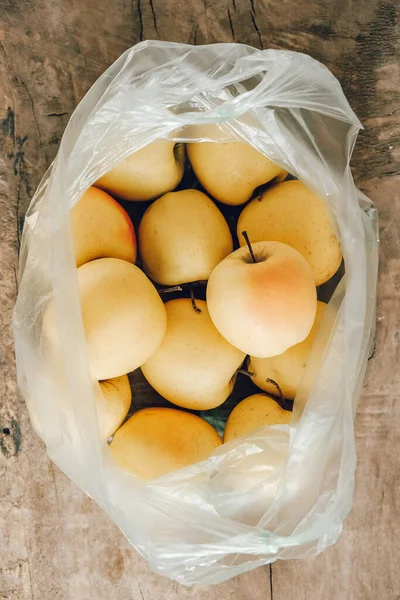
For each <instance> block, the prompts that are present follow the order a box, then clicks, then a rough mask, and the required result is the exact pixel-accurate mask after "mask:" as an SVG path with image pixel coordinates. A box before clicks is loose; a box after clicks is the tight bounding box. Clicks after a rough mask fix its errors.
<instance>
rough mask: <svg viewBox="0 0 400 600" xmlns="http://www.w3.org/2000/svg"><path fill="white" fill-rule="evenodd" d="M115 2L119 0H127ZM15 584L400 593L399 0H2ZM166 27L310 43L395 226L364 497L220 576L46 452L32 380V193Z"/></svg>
mask: <svg viewBox="0 0 400 600" xmlns="http://www.w3.org/2000/svg"><path fill="white" fill-rule="evenodd" d="M111 7H112V9H111ZM0 9H1V11H0V40H1V41H0V55H1V61H0V96H1V103H0V119H1V127H0V138H1V149H2V152H1V156H0V218H1V220H0V227H1V240H0V265H1V269H0V279H1V286H0V302H1V311H0V323H1V342H0V372H1V381H2V386H1V406H0V450H1V452H0V597H1V598H4V599H7V600H25V599H29V600H32V599H35V600H93V599H96V600H112V599H114V598H123V599H124V600H130V599H133V600H159V599H160V600H161V599H168V600H172V599H174V600H186V599H189V598H191V599H196V600H200V599H202V600H203V599H204V600H205V599H207V600H212V599H214V598H215V599H217V598H218V600H228V598H229V599H232V600H270V599H272V598H273V600H291V599H292V598H293V599H295V600H396V599H397V600H398V599H399V598H400V574H399V561H400V552H399V546H400V544H399V539H400V500H399V498H400V470H399V460H398V454H399V445H400V402H399V401H398V395H399V390H400V195H399V186H400V175H399V165H400V150H399V139H400V104H399V88H400V85H399V84H400V74H399V53H398V49H399V27H398V23H399V18H400V14H399V13H400V11H399V3H398V1H397V2H396V0H385V1H378V0H358V1H357V2H354V1H352V0H336V2H332V0H314V1H313V2H305V1H304V2H299V0H286V1H285V2H282V1H281V0H215V1H214V2H212V1H211V0H135V1H134V2H128V1H127V0H112V1H110V0H84V1H82V0H1V2H0ZM151 38H159V39H164V40H173V41H180V42H190V43H195V44H205V43H210V42H218V41H232V40H234V41H236V42H243V43H247V44H250V45H253V46H257V47H263V48H268V47H274V48H284V49H291V50H300V51H303V52H307V53H309V54H311V55H312V56H314V57H315V58H317V59H319V60H321V61H322V62H324V63H325V64H326V65H327V66H328V67H329V68H330V69H331V70H332V71H333V72H334V73H335V74H336V75H337V77H338V78H339V80H340V81H341V83H342V85H343V88H344V90H345V93H346V94H347V97H348V98H349V100H350V103H351V104H352V106H353V108H354V109H355V111H356V113H357V114H358V116H359V117H360V119H361V120H362V122H363V124H364V126H365V130H364V131H363V132H362V133H361V135H360V137H359V141H358V143H357V147H356V149H355V153H354V160H353V168H354V169H353V170H354V176H355V180H356V182H357V184H358V185H359V187H360V188H362V189H363V190H364V191H365V192H366V193H367V194H368V195H369V196H370V197H371V198H372V199H373V200H374V201H375V202H376V204H377V206H378V208H379V211H380V226H381V230H380V231H381V269H380V278H379V291H378V298H379V299H378V312H377V314H378V330H377V346H376V352H375V355H374V357H373V359H372V360H371V362H370V366H369V369H368V374H367V379H366V383H365V387H364V393H363V396H362V399H361V402H360V405H359V411H358V415H357V422H356V435H357V448H358V470H357V485H356V494H355V500H354V508H353V511H352V513H351V515H350V517H349V518H348V519H347V520H346V522H345V526H344V532H343V535H342V537H341V539H340V541H339V542H338V543H337V544H336V545H335V546H334V547H332V548H330V549H329V550H327V551H326V552H325V553H324V554H322V555H320V556H319V557H317V558H316V559H315V560H313V561H310V562H303V561H293V562H278V563H275V564H274V565H273V566H272V567H269V566H266V567H264V568H260V569H258V570H256V571H253V572H251V573H248V574H245V575H242V576H240V577H237V578H235V579H233V580H231V581H229V582H227V583H225V584H223V585H220V586H217V587H214V588H211V589H201V588H198V587H196V588H183V587H181V586H179V585H178V584H175V583H171V582H169V581H167V580H166V579H163V578H162V577H160V576H158V575H154V574H152V573H151V572H150V570H149V569H148V567H147V565H146V564H145V563H144V561H143V560H142V559H141V558H140V557H139V556H138V555H137V554H136V553H135V552H134V551H133V550H132V549H131V548H130V547H129V545H128V543H127V542H126V541H125V539H124V538H123V536H122V535H121V533H120V532H119V531H118V530H117V528H116V527H115V526H114V525H113V524H112V523H111V522H110V521H109V520H108V519H107V518H106V517H105V516H104V515H103V514H102V512H101V511H100V509H99V508H97V506H96V505H95V504H94V503H93V502H92V501H91V500H90V499H89V498H87V497H86V496H85V495H84V494H83V493H82V492H81V491H80V490H79V489H77V488H76V487H75V486H74V485H73V484H72V483H71V482H70V481H69V480H68V479H67V478H66V477H65V476H64V475H63V474H62V473H61V472H60V471H58V470H57V468H56V467H54V466H53V465H52V464H51V463H50V461H49V460H48V458H47V457H46V453H45V448H44V445H43V444H42V442H41V441H40V440H39V439H38V438H37V437H36V436H35V434H34V433H33V431H32V429H31V426H30V423H29V418H28V416H27V411H26V408H25V405H24V402H23V400H22V398H21V396H20V395H19V393H18V391H17V387H16V374H15V362H14V353H13V342H12V336H11V329H10V318H11V311H12V308H13V305H14V301H15V296H16V292H17V283H16V282H17V279H16V268H17V253H18V243H19V239H20V235H21V229H22V225H23V218H24V213H25V211H26V208H27V206H28V203H29V200H30V198H31V196H32V194H33V192H34V190H35V188H36V186H37V184H38V183H39V180H40V178H41V176H42V174H43V173H44V171H45V169H46V168H47V166H48V165H49V164H50V162H51V161H52V159H53V158H54V156H55V154H56V152H57V148H58V145H59V142H60V139H61V135H62V133H63V130H64V128H65V126H66V124H67V122H68V119H69V117H70V115H71V113H72V111H73V110H74V108H75V106H76V105H77V104H78V102H79V100H80V99H81V98H82V96H83V95H84V94H85V92H86V91H87V90H88V88H89V87H90V85H91V84H92V83H93V82H94V81H95V80H96V78H97V77H98V76H99V75H100V73H102V71H103V70H104V69H105V68H106V67H108V66H109V65H110V64H111V63H112V62H113V61H114V60H115V59H116V58H117V57H118V56H119V55H120V54H121V53H122V52H123V51H124V50H125V49H126V48H128V47H130V46H131V45H133V44H135V43H136V42H138V41H140V40H142V39H151Z"/></svg>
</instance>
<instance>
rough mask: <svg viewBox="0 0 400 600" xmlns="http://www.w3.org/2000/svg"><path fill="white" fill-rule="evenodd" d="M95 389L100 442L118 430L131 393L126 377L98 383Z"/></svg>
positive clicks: (126, 410)
mask: <svg viewBox="0 0 400 600" xmlns="http://www.w3.org/2000/svg"><path fill="white" fill-rule="evenodd" d="M99 384H100V385H99V386H97V387H96V394H95V400H96V409H97V417H98V421H99V431H100V437H101V439H102V440H106V439H107V438H109V437H110V436H111V435H113V433H114V432H115V431H116V430H117V429H118V427H119V426H120V425H121V423H122V422H123V420H124V419H125V417H126V415H127V414H128V411H129V407H130V405H131V400H132V391H131V386H130V384H129V379H128V376H127V375H121V376H120V377H114V378H113V379H105V380H104V381H99Z"/></svg>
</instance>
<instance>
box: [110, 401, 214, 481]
mask: <svg viewBox="0 0 400 600" xmlns="http://www.w3.org/2000/svg"><path fill="white" fill-rule="evenodd" d="M220 445H221V439H220V437H219V435H218V433H217V432H216V431H215V429H214V428H213V427H212V426H211V425H209V424H208V423H207V422H206V421H203V419H201V418H200V417H198V416H196V415H193V414H191V413H187V412H184V411H182V410H177V409H174V408H155V407H153V408H145V409H142V410H139V411H138V412H136V413H135V414H134V415H133V416H132V417H131V418H130V419H129V420H128V421H127V422H126V423H124V425H122V427H121V428H120V429H118V431H117V432H116V433H115V435H114V439H113V441H112V442H111V444H110V450H111V454H112V456H113V457H114V460H115V461H116V463H117V464H118V465H119V466H120V467H121V468H122V469H124V470H125V471H129V472H130V473H133V474H134V475H137V476H138V477H140V478H141V479H143V480H145V481H149V480H151V479H155V478H156V477H161V476H162V475H166V474H167V473H171V472H173V471H177V470H178V469H182V468H183V467H187V466H189V465H192V464H194V463H197V462H201V461H203V460H207V459H208V457H209V456H210V454H211V453H212V452H213V450H215V448H217V447H218V446H220Z"/></svg>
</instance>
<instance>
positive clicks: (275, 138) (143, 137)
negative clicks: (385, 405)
mask: <svg viewBox="0 0 400 600" xmlns="http://www.w3.org/2000/svg"><path fill="white" fill-rule="evenodd" d="M206 123H218V124H220V125H221V139H243V140H246V141H248V142H250V143H252V144H253V145H254V146H255V147H256V148H258V149H259V150H260V151H262V152H264V153H265V154H266V155H267V156H268V157H269V158H270V159H272V160H273V161H274V162H276V163H278V164H279V165H281V166H282V167H283V168H284V169H286V170H288V171H289V172H290V173H292V174H293V175H295V176H296V177H298V178H299V179H301V180H302V181H304V182H305V183H306V185H308V186H309V187H310V188H311V189H313V190H314V191H315V192H316V193H318V194H319V195H320V196H321V197H322V198H324V199H325V201H326V203H327V206H328V209H329V211H330V214H331V216H332V220H333V222H334V223H335V226H336V232H337V235H338V237H339V239H340V241H341V244H342V252H343V257H344V262H345V270H346V273H345V277H344V278H343V279H342V281H341V282H340V284H339V285H338V287H337V289H336V290H335V292H334V294H333V297H332V299H331V301H330V303H329V307H328V309H327V311H326V315H325V317H324V321H323V325H322V327H321V329H320V332H319V335H318V337H317V339H316V342H315V344H314V347H313V351H312V354H311V357H310V360H309V362H308V366H307V372H306V375H305V377H304V380H303V383H304V381H305V380H307V379H308V380H309V381H308V382H307V384H304V385H302V387H301V389H300V390H299V392H298V394H297V397H296V399H295V403H294V411H293V417H292V424H291V426H290V427H287V426H275V427H266V428H264V429H262V430H260V431H258V432H256V433H254V434H252V435H250V436H248V437H247V438H246V439H239V440H237V441H233V442H230V443H229V444H226V445H223V446H221V447H220V448H218V449H217V451H216V452H215V453H214V454H213V455H212V456H211V458H210V459H209V460H208V461H206V462H203V463H199V464H197V465H194V466H192V467H188V468H186V469H183V470H180V471H178V472H176V473H173V474H171V475H168V476H164V477H162V478H159V479H157V480H154V481H153V482H150V483H148V484H147V485H145V484H143V483H142V482H141V481H139V480H138V479H137V478H135V477H134V476H132V475H128V474H126V473H123V472H122V471H121V470H119V469H118V468H116V467H115V465H114V464H113V463H112V461H111V460H110V458H109V453H108V448H107V445H106V444H105V443H102V442H101V441H100V437H99V432H98V425H97V418H96V411H95V404H94V392H93V390H94V387H93V381H92V380H91V376H90V371H89V365H88V356H87V352H86V346H85V336H84V331H83V325H82V320H81V314H80V306H79V299H78V292H77V281H76V269H75V264H74V258H73V256H74V255H73V249H72V239H71V232H70V224H69V214H68V213H69V210H70V208H71V207H72V206H73V205H74V204H75V203H76V202H77V200H78V199H79V198H80V196H81V195H82V193H83V192H84V191H85V190H86V189H87V188H88V187H89V186H90V185H91V184H92V183H93V182H94V181H95V180H96V179H97V178H98V177H99V176H101V175H102V174H103V173H105V172H106V171H107V170H109V169H110V168H111V167H113V166H114V165H115V164H116V163H118V162H119V161H120V160H121V159H122V158H124V157H126V156H127V155H128V154H130V153H131V152H133V151H135V150H138V149H139V148H141V147H143V146H145V145H146V144H148V143H150V142H152V141H153V140H155V139H157V138H160V137H169V139H172V140H176V141H190V140H192V141H193V140H199V141H201V140H203V139H204V138H202V137H201V130H200V129H199V128H198V127H196V126H198V125H203V124H206ZM360 127H361V125H360V123H359V121H358V120H357V118H356V116H355V115H354V113H353V111H352V110H351V109H350V107H349V105H348V103H347V101H346V99H345V97H344V95H343V92H342V90H341V87H340V85H339V83H338V82H337V80H336V79H335V78H334V77H333V75H332V74H331V73H330V72H329V71H328V70H327V69H326V68H325V67H324V66H323V65H321V64H319V63H318V62H316V61H315V60H313V59H311V58H310V57H308V56H306V55H303V54H298V53H295V52H286V51H278V50H264V51H260V50H255V49H254V48H251V47H248V46H243V45H240V44H215V45H210V46H201V47H192V46H189V45H181V44H173V43H164V42H143V43H140V44H138V45H137V46H135V47H134V48H132V49H130V50H128V51H127V52H125V54H123V55H122V56H121V57H120V58H119V59H118V60H117V61H116V62H115V63H114V64H113V65H112V66H111V67H110V68H109V69H108V70H107V71H106V72H105V73H104V74H103V75H102V76H101V77H100V79H99V80H98V81H97V82H96V83H95V85H94V86H93V87H92V89H91V90H90V91H89V93H88V94H87V95H86V97H85V98H84V99H83V100H82V102H81V103H80V104H79V106H78V108H77V109H76V111H75V112H74V114H73V115H72V117H71V119H70V122H69V124H68V126H67V129H66V131H65V134H64V137H63V139H62V142H61V145H60V149H59V152H58V154H57V157H56V159H55V161H54V163H53V165H52V166H51V167H50V169H49V170H48V172H47V173H46V175H45V176H44V178H43V180H42V182H41V184H40V186H39V188H38V190H37V192H36V194H35V196H34V198H33V200H32V203H31V206H30V208H29V211H28V213H27V216H26V222H25V228H24V234H23V240H22V248H21V258H20V288H19V295H18V300H17V304H16V307H15V312H14V335H15V346H16V354H17V367H18V378H19V385H20V388H21V390H22V391H23V394H24V396H25V399H26V402H27V405H28V408H29V412H30V415H31V419H32V423H33V425H34V427H35V429H36V431H37V433H38V434H39V436H40V437H41V438H42V440H43V441H44V442H45V444H46V446H47V451H48V454H49V456H50V458H51V459H52V460H53V461H54V462H55V463H56V464H57V465H58V467H59V468H60V469H62V470H63V471H64V472H65V473H66V474H67V475H68V476H69V477H70V478H71V479H72V480H73V481H74V482H75V483H76V484H77V485H78V486H80V487H81V488H82V489H83V490H85V492H86V493H87V494H89V495H90V496H91V497H92V498H94V499H95V501H96V502H97V503H98V504H99V505H100V506H102V508H103V509H104V510H105V511H106V512H107V513H108V515H109V516H110V517H111V518H112V519H113V520H114V522H115V523H116V524H117V525H118V526H119V527H120V528H121V530H122V531H123V533H124V534H125V535H126V536H127V538H128V539H129V540H130V541H131V543H132V544H133V545H134V546H135V548H136V549H137V550H138V551H139V552H140V554H141V555H142V556H144V557H145V558H146V559H147V560H148V561H149V563H150V566H151V567H152V568H153V569H154V570H155V571H157V572H158V573H161V574H163V575H166V576H167V577H169V578H172V579H175V580H177V581H179V582H181V583H184V584H193V583H198V582H200V583H203V584H209V583H217V582H220V581H223V580H226V579H228V578H230V577H232V576H234V575H237V574H238V573H241V572H243V571H246V570H248V569H251V568H254V567H256V566H258V565H263V564H266V563H270V562H273V561H275V560H276V559H278V558H281V559H288V558H305V557H310V556H313V555H315V554H317V553H318V552H320V551H322V550H324V549H325V548H326V547H327V546H329V545H330V544H332V543H334V542H335V541H336V540H337V538H338V536H339V534H340V532H341V528H342V522H343V519H344V518H345V517H346V515H347V514H348V512H349V510H350V507H351V503H352V496H353V485H354V470H355V464H356V455H355V444H354V415H355V410H356V406H357V402H358V398H359V394H360V389H361V385H362V380H363V376H364V372H365V368H366V364H367V359H368V355H369V352H370V350H371V344H372V342H373V334H374V311H375V287H376V276H377V220H376V211H375V209H374V208H373V206H372V204H371V202H370V201H369V200H368V199H367V198H366V197H365V196H362V195H361V194H360V193H359V192H358V191H357V190H356V188H355V187H354V184H353V180H352V176H351V172H350V168H349V160H350V155H351V152H352V148H353V145H354V143H355V139H356V135H357V131H358V129H359V128H360ZM50 298H53V299H54V303H55V310H56V315H57V325H58V330H59V335H60V339H61V341H62V345H61V350H60V356H58V364H60V365H61V368H62V370H63V375H62V377H61V376H60V375H59V374H58V373H57V371H56V370H55V369H54V368H53V366H52V364H50V363H49V362H48V361H47V360H46V357H45V354H44V351H43V340H42V336H41V319H42V315H43V311H44V309H45V307H46V305H47V303H48V301H49V299H50ZM331 327H333V328H332V330H331V329H330V328H331ZM316 366H317V367H318V368H317V376H316V377H315V375H313V374H314V373H315V367H316ZM61 379H62V381H63V384H62V385H63V391H62V393H60V382H61ZM309 385H311V392H310V393H309V394H308V397H306V396H307V394H306V392H305V390H306V389H308V386H309Z"/></svg>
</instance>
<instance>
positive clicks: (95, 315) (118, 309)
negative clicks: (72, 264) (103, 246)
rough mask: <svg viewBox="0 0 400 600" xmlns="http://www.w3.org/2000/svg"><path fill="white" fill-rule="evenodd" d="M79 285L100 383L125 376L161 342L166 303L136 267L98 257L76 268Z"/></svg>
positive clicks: (164, 327) (88, 340) (90, 348)
mask: <svg viewBox="0 0 400 600" xmlns="http://www.w3.org/2000/svg"><path fill="white" fill-rule="evenodd" d="M78 287H79V294H80V299H81V309H82V318H83V324H84V327H85V333H86V340H87V344H88V350H89V359H90V364H91V367H92V370H93V373H94V375H95V377H96V379H98V380H99V381H100V380H102V379H110V378H113V377H118V376H120V375H125V374H126V373H130V372H131V371H134V370H135V369H137V368H138V367H140V365H141V364H143V363H144V362H145V361H146V360H148V358H150V356H151V355H152V354H153V352H155V350H156V349H157V348H158V346H159V345H160V343H161V341H162V339H163V337H164V333H165V330H166V325H167V316H166V311H165V307H164V304H163V302H162V300H161V298H160V296H159V294H158V292H157V290H156V289H155V287H154V285H153V284H152V283H151V281H150V280H149V279H148V278H147V277H146V275H145V274H144V273H143V271H141V270H140V269H139V268H138V267H136V266H135V265H132V264H130V263H128V262H126V261H124V260H120V259H117V258H99V259H98V260H94V261H92V262H90V263H86V264H85V265H83V266H82V267H80V268H79V269H78Z"/></svg>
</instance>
